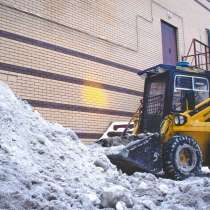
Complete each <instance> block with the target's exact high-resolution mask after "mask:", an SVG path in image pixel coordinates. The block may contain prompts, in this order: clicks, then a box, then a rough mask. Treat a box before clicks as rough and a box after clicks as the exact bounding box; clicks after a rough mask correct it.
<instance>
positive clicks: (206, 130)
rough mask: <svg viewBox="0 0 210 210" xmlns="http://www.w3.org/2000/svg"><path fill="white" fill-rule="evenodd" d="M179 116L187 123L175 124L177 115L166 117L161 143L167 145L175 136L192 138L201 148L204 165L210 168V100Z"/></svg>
mask: <svg viewBox="0 0 210 210" xmlns="http://www.w3.org/2000/svg"><path fill="white" fill-rule="evenodd" d="M179 115H181V116H184V118H185V123H184V124H182V125H176V124H175V117H176V115H174V114H171V115H168V116H166V118H165V119H164V121H163V123H162V125H161V130H160V133H161V143H166V142H167V141H169V140H170V139H171V138H172V137H173V136H174V135H177V134H181V135H185V136H190V137H192V138H193V139H194V140H195V141H196V142H197V143H198V145H199V146H200V149H201V152H202V156H203V165H208V166H210V161H209V160H210V148H209V146H210V98H208V99H206V100H205V101H203V102H202V103H200V104H198V105H197V106H196V107H195V109H194V110H187V111H185V112H183V113H180V114H179Z"/></svg>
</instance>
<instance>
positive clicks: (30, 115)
mask: <svg viewBox="0 0 210 210" xmlns="http://www.w3.org/2000/svg"><path fill="white" fill-rule="evenodd" d="M23 209H27V210H30V209H37V210H41V209H43V210H67V209H68V210H69V209H72V210H76V209H84V210H95V209H117V210H124V209H135V210H144V209H145V210H148V209H152V210H164V209H165V210H182V209H185V210H194V209H202V210H207V209H210V178H207V177H204V178H193V177H192V178H189V179H187V180H185V181H179V182H176V181H172V180H168V179H162V178H156V177H155V176H154V175H152V174H147V173H135V174H134V175H132V176H127V175H125V174H122V173H120V172H118V171H117V170H116V168H115V166H113V165H112V164H111V163H110V162H109V160H108V159H107V158H106V156H105V155H104V148H102V147H100V146H99V145H92V146H85V145H84V144H82V143H81V142H80V140H79V139H78V137H77V136H76V134H75V133H74V132H73V131H72V130H70V129H67V128H63V127H62V126H61V125H58V124H52V123H49V122H47V121H46V120H44V119H43V118H42V117H41V116H40V114H39V113H37V112H33V111H32V108H31V107H30V106H29V105H28V104H26V103H25V102H23V101H21V100H20V99H18V98H17V97H16V96H15V95H14V94H13V92H12V91H11V90H10V89H9V88H8V87H7V86H6V85H4V84H2V83H1V84H0V210H23Z"/></svg>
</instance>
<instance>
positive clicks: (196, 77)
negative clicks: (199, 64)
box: [174, 74, 209, 92]
mask: <svg viewBox="0 0 210 210" xmlns="http://www.w3.org/2000/svg"><path fill="white" fill-rule="evenodd" d="M180 76H181V77H190V78H192V89H190V88H180V87H176V78H177V77H180ZM195 79H204V80H206V81H207V86H208V87H207V90H199V89H195ZM176 90H193V91H197V92H209V80H208V79H207V78H206V77H198V76H189V75H183V74H177V75H175V79H174V92H176Z"/></svg>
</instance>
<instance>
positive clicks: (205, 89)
mask: <svg viewBox="0 0 210 210" xmlns="http://www.w3.org/2000/svg"><path fill="white" fill-rule="evenodd" d="M138 74H139V75H141V76H142V75H144V76H146V78H145V85H144V97H143V104H142V105H141V107H140V108H139V109H138V111H137V113H135V114H134V117H133V118H132V120H131V121H130V123H133V124H134V128H133V133H132V134H130V133H128V132H126V131H127V129H125V131H124V132H123V134H122V136H120V137H118V140H119V139H120V141H119V142H120V143H122V142H123V140H125V141H124V142H126V145H125V147H124V148H123V149H122V150H121V151H119V152H118V153H117V154H109V155H108V157H109V159H110V160H111V162H112V163H113V164H115V165H117V167H118V168H119V169H121V170H122V171H124V172H126V173H128V174H130V173H133V172H135V171H146V172H150V173H153V174H159V173H162V172H163V171H164V173H165V175H166V176H167V177H170V178H173V179H177V180H181V179H184V178H186V177H189V176H193V175H199V174H200V173H201V167H202V165H204V166H210V98H209V81H210V72H208V71H202V70H201V69H196V68H192V67H190V66H189V65H188V64H187V63H186V62H180V63H179V64H178V65H177V66H171V65H163V64H160V65H157V66H154V67H152V68H149V69H146V70H144V71H141V72H139V73H138ZM128 127H129V125H128ZM116 139H117V138H116V137H110V138H106V139H102V140H100V141H99V142H100V143H101V144H102V145H103V146H112V144H113V142H114V141H115V140H116ZM127 143H128V144H127ZM115 145H116V144H115Z"/></svg>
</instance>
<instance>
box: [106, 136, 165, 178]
mask: <svg viewBox="0 0 210 210" xmlns="http://www.w3.org/2000/svg"><path fill="white" fill-rule="evenodd" d="M107 157H108V158H109V159H110V161H111V162H112V163H113V164H114V165H116V166H117V168H118V169H120V170H122V171H123V172H125V173H127V174H129V175H130V174H132V173H134V172H136V171H145V172H150V173H154V174H157V173H159V172H161V171H162V155H161V144H160V137H159V135H157V134H152V135H150V136H148V135H145V138H141V139H139V140H136V141H134V142H131V143H129V144H128V145H127V146H126V147H124V148H123V149H122V150H121V151H120V152H119V153H118V154H110V155H107Z"/></svg>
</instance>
